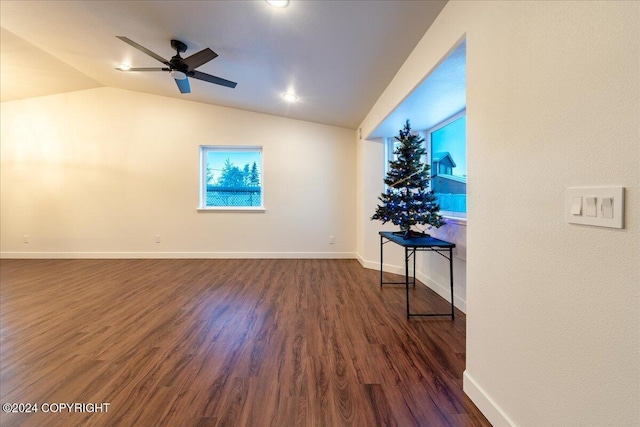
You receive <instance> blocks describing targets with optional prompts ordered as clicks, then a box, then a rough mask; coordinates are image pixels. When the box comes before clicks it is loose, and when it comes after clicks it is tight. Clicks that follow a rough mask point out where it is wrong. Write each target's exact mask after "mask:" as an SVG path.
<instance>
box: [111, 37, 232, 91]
mask: <svg viewBox="0 0 640 427" xmlns="http://www.w3.org/2000/svg"><path fill="white" fill-rule="evenodd" d="M116 37H117V38H119V39H120V40H122V41H123V42H125V43H127V44H128V45H131V46H133V47H135V48H136V49H138V50H139V51H142V52H144V53H146V54H147V55H149V56H150V57H152V58H154V59H156V60H158V61H160V62H162V63H163V64H165V65H166V67H158V68H124V67H118V68H116V69H117V70H120V71H168V72H169V75H171V77H173V78H174V80H175V81H176V84H177V85H178V89H180V93H191V87H190V86H189V79H188V77H192V78H194V79H198V80H202V81H205V82H209V83H214V84H217V85H221V86H226V87H230V88H234V87H236V85H237V84H238V83H236V82H232V81H230V80H225V79H223V78H220V77H216V76H212V75H211V74H207V73H203V72H201V71H196V70H195V69H196V68H198V67H199V66H201V65H203V64H206V63H207V62H209V61H211V60H212V59H214V58H215V57H217V56H218V54H217V53H215V52H214V51H212V50H211V49H209V48H206V49H203V50H201V51H200V52H197V53H194V54H193V55H191V56H188V57H186V58H182V57H181V56H180V54H181V53H183V52H186V51H187V45H186V44H184V43H183V42H181V41H180V40H171V47H172V48H173V49H175V50H176V54H175V55H174V56H173V57H172V58H171V60H169V61H167V60H166V59H164V58H163V57H161V56H160V55H158V54H156V53H154V52H151V51H150V50H149V49H147V48H146V47H144V46H141V45H139V44H138V43H136V42H134V41H133V40H131V39H129V38H127V37H124V36H116Z"/></svg>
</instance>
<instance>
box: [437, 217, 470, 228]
mask: <svg viewBox="0 0 640 427" xmlns="http://www.w3.org/2000/svg"><path fill="white" fill-rule="evenodd" d="M442 216H443V217H444V219H445V220H446V221H447V224H456V225H461V226H463V227H466V226H467V218H460V217H455V216H447V215H442Z"/></svg>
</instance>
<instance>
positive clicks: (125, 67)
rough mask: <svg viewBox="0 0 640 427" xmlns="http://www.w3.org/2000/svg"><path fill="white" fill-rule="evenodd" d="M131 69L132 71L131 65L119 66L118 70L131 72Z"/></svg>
mask: <svg viewBox="0 0 640 427" xmlns="http://www.w3.org/2000/svg"><path fill="white" fill-rule="evenodd" d="M130 69H131V65H129V64H120V65H118V70H121V71H129V70H130Z"/></svg>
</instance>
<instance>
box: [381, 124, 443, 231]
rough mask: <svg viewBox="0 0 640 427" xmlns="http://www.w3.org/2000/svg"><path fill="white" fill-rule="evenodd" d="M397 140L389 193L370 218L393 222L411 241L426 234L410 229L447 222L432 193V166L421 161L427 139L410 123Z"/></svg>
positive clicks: (383, 195)
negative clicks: (430, 182) (417, 132)
mask: <svg viewBox="0 0 640 427" xmlns="http://www.w3.org/2000/svg"><path fill="white" fill-rule="evenodd" d="M395 138H396V140H398V141H399V142H400V145H398V147H397V148H396V150H395V151H394V154H395V155H396V159H395V160H391V161H390V162H389V172H387V177H386V178H385V180H384V183H385V184H387V191H386V192H384V193H382V194H381V195H380V196H379V197H378V199H379V200H380V201H381V202H382V204H381V205H378V207H377V208H376V213H375V214H373V216H372V217H371V219H372V220H373V219H377V220H380V221H382V223H383V224H384V223H387V222H389V221H391V222H392V223H394V224H396V225H398V226H400V230H401V232H402V235H403V236H404V237H405V238H410V237H413V236H416V235H423V234H421V233H416V232H414V231H413V230H411V226H414V225H417V224H420V225H428V226H429V228H430V227H436V228H439V227H441V226H442V225H444V224H445V221H444V219H443V218H442V216H441V215H440V214H439V212H440V206H439V205H438V203H437V202H436V196H435V195H434V194H433V191H431V190H429V181H430V180H431V176H430V174H429V169H430V166H429V165H428V164H425V163H424V162H423V161H422V156H424V155H425V154H426V152H427V151H426V150H425V148H424V145H423V142H424V139H423V138H421V137H420V136H418V135H417V134H415V133H412V132H411V127H410V125H409V120H407V122H406V123H405V125H404V129H401V130H400V135H399V136H396V137H395Z"/></svg>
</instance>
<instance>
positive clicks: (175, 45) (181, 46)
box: [171, 40, 187, 54]
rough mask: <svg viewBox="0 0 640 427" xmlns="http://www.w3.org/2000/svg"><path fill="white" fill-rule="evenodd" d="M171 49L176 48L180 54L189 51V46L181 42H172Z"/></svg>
mask: <svg viewBox="0 0 640 427" xmlns="http://www.w3.org/2000/svg"><path fill="white" fill-rule="evenodd" d="M171 47H172V48H174V49H175V50H176V51H177V52H178V54H181V53H184V52H186V51H187V45H186V44H184V43H182V42H181V41H180V40H171Z"/></svg>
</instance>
